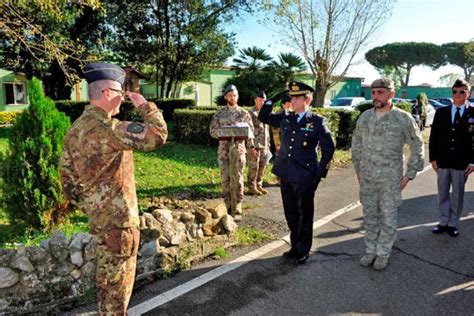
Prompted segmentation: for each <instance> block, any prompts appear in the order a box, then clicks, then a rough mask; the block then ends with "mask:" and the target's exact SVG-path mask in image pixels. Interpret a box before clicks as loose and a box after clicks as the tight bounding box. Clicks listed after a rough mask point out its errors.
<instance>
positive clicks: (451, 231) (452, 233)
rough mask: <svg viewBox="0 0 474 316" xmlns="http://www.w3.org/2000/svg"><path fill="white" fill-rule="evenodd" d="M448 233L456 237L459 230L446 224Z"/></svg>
mask: <svg viewBox="0 0 474 316" xmlns="http://www.w3.org/2000/svg"><path fill="white" fill-rule="evenodd" d="M447 230H448V235H449V236H451V237H458V236H459V230H458V229H457V228H456V227H451V226H448V228H447Z"/></svg>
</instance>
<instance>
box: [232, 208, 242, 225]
mask: <svg viewBox="0 0 474 316" xmlns="http://www.w3.org/2000/svg"><path fill="white" fill-rule="evenodd" d="M234 221H235V222H236V223H238V222H241V221H242V203H237V205H236V207H235V214H234Z"/></svg>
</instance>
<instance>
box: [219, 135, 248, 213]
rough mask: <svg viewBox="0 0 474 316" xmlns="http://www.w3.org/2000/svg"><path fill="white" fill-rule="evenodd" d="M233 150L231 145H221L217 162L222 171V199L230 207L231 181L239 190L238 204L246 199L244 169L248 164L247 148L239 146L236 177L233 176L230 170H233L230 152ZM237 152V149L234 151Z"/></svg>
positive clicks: (237, 195)
mask: <svg viewBox="0 0 474 316" xmlns="http://www.w3.org/2000/svg"><path fill="white" fill-rule="evenodd" d="M230 150H232V148H230V145H227V146H221V145H219V148H218V151H217V160H218V163H219V168H220V170H221V180H222V198H223V199H224V201H225V203H226V204H227V205H230V195H231V192H230V188H231V181H232V182H233V186H235V187H236V188H237V192H236V198H237V201H236V203H240V202H242V200H243V199H244V168H245V163H246V157H245V147H243V149H242V145H241V144H239V146H237V150H236V162H235V163H236V166H235V169H236V173H237V174H236V175H231V174H230V173H231V172H230V170H231V169H232V168H231V165H230V164H231V161H230V155H229V151H230ZM234 150H235V149H234Z"/></svg>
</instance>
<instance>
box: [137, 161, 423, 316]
mask: <svg viewBox="0 0 474 316" xmlns="http://www.w3.org/2000/svg"><path fill="white" fill-rule="evenodd" d="M429 169H431V165H428V166H426V167H425V168H424V169H423V170H422V171H420V172H419V173H418V174H421V173H423V172H425V171H427V170H429ZM359 206H361V204H360V201H357V202H353V203H351V204H349V205H347V206H345V207H343V208H341V209H339V210H337V211H335V212H333V213H331V214H329V215H327V216H325V217H323V218H321V219H319V220H317V221H315V222H314V223H313V229H316V228H319V227H321V226H323V225H325V224H327V223H329V222H330V221H332V220H333V219H335V218H337V217H339V216H341V215H343V214H345V213H348V212H350V211H352V210H354V209H356V208H358V207H359ZM289 242H290V235H289V234H288V235H286V236H284V237H282V238H281V239H279V240H275V241H273V242H271V243H269V244H267V245H265V246H263V247H260V248H258V249H256V250H254V251H251V252H249V253H248V254H245V255H243V256H241V257H239V258H237V259H234V260H232V261H230V262H228V263H226V264H224V265H222V266H220V267H218V268H215V269H213V270H211V271H209V272H206V273H204V274H203V275H201V276H199V277H197V278H194V279H192V280H189V281H188V282H186V283H183V284H181V285H179V286H177V287H175V288H173V289H171V290H169V291H166V292H164V293H162V294H160V295H158V296H155V297H153V298H151V299H149V300H147V301H145V302H142V303H140V304H138V305H135V306H133V307H131V308H130V309H129V310H128V313H129V315H132V316H133V315H141V314H144V313H146V312H149V311H151V310H153V309H155V308H157V307H158V306H161V305H163V304H165V303H167V302H169V301H172V300H174V299H175V298H177V297H179V296H181V295H184V294H186V293H188V292H191V291H192V290H194V289H196V288H198V287H200V286H201V285H204V284H206V283H209V282H210V281H212V280H214V279H217V278H218V277H220V276H221V275H224V274H226V273H227V272H230V271H233V270H235V269H237V268H239V267H241V266H243V265H244V264H246V263H248V262H250V261H253V260H255V259H258V258H259V257H262V256H264V255H265V254H267V253H269V252H270V251H273V250H275V249H277V248H279V247H281V246H284V245H286V244H287V243H289Z"/></svg>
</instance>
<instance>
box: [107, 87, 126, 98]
mask: <svg viewBox="0 0 474 316" xmlns="http://www.w3.org/2000/svg"><path fill="white" fill-rule="evenodd" d="M107 89H109V90H112V91H115V92H117V94H119V95H120V96H122V97H123V96H124V95H125V91H123V90H119V89H114V88H107ZM102 92H104V91H103V90H102Z"/></svg>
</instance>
